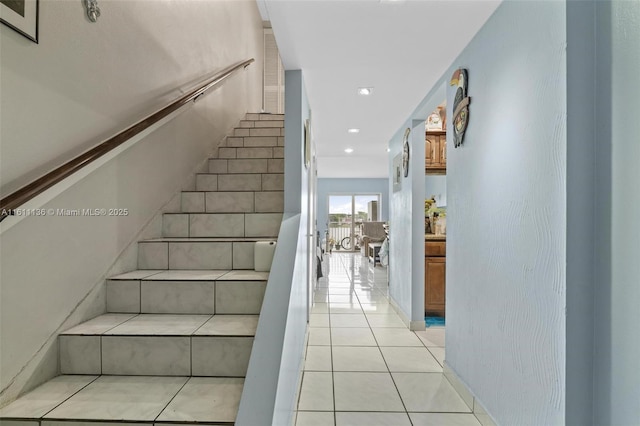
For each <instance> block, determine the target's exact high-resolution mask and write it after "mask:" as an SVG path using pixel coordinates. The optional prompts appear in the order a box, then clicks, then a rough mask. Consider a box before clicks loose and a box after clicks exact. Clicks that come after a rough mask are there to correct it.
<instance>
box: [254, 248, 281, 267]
mask: <svg viewBox="0 0 640 426" xmlns="http://www.w3.org/2000/svg"><path fill="white" fill-rule="evenodd" d="M275 251H276V242H275V241H257V242H256V247H255V250H254V265H255V266H254V269H255V270H256V272H269V271H271V262H272V261H273V254H274V253H275Z"/></svg>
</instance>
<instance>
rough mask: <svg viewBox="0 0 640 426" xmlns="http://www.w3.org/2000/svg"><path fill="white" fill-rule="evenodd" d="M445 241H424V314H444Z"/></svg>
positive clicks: (441, 315) (442, 315)
mask: <svg viewBox="0 0 640 426" xmlns="http://www.w3.org/2000/svg"><path fill="white" fill-rule="evenodd" d="M446 288H447V286H446V242H444V241H427V242H425V258H424V311H425V315H430V316H440V317H444V316H445V294H446Z"/></svg>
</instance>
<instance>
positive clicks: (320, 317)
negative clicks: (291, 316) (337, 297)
mask: <svg viewBox="0 0 640 426" xmlns="http://www.w3.org/2000/svg"><path fill="white" fill-rule="evenodd" d="M309 327H329V314H310V315H309Z"/></svg>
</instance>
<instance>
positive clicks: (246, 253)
mask: <svg viewBox="0 0 640 426" xmlns="http://www.w3.org/2000/svg"><path fill="white" fill-rule="evenodd" d="M283 127H284V116H283V115H272V114H247V116H246V119H245V120H243V121H241V122H240V125H239V127H238V128H236V129H235V130H234V133H233V135H232V136H229V137H227V139H226V144H225V145H226V146H223V147H220V148H218V158H215V159H210V160H209V164H208V167H209V170H208V173H202V174H198V175H197V176H196V185H195V191H186V192H183V193H182V194H181V211H180V212H179V213H166V214H164V215H163V226H162V233H163V237H162V238H158V239H153V240H146V241H140V242H139V243H138V270H135V271H131V272H128V273H125V274H121V275H117V276H114V277H111V278H109V279H108V280H107V282H106V291H107V313H106V314H104V315H100V316H98V317H96V318H94V319H92V320H90V321H87V322H85V323H82V324H80V325H78V326H76V327H73V328H71V329H69V330H67V331H65V332H63V333H62V334H61V335H60V336H59V337H58V346H59V361H60V373H61V374H62V375H60V376H58V377H56V378H54V379H53V380H50V381H49V382H47V383H45V384H43V385H42V386H40V387H38V388H36V389H35V390H33V391H32V392H30V393H28V394H26V395H24V396H22V397H21V398H19V399H18V400H16V401H14V402H13V403H11V404H9V405H8V406H6V407H5V408H3V409H2V410H0V420H3V423H4V422H7V421H8V420H17V421H25V420H29V421H52V422H65V421H69V422H76V424H78V423H77V422H102V423H109V422H143V423H149V424H151V423H155V424H171V423H182V424H184V423H188V422H192V423H209V424H211V423H214V424H233V422H234V421H235V418H236V414H237V409H238V404H239V402H240V396H241V393H242V387H243V383H244V376H245V374H246V371H247V366H248V363H249V357H250V355H251V348H252V346H253V340H254V336H255V331H256V327H257V324H258V314H259V313H260V308H261V306H262V299H263V297H264V292H265V288H266V284H267V279H268V276H269V273H268V272H256V271H254V247H255V243H256V241H261V240H275V239H276V238H277V236H278V231H279V228H280V223H281V221H282V212H283V210H284V174H283V173H284V128H283ZM44 424H45V423H43V425H44ZM52 424H53V423H52ZM120 424H121V425H122V423H120ZM25 425H26V423H25Z"/></svg>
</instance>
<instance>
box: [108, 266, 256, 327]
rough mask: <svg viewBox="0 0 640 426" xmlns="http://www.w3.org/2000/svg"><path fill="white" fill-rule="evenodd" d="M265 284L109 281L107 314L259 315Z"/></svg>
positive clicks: (253, 282) (252, 282)
mask: <svg viewBox="0 0 640 426" xmlns="http://www.w3.org/2000/svg"><path fill="white" fill-rule="evenodd" d="M252 261H253V259H252ZM266 285H267V283H266V281H239V282H236V281H151V280H107V312H108V313H130V314H140V313H142V314H207V315H213V314H259V313H260V308H261V307H262V299H263V297H264V289H265V288H266ZM216 299H217V300H218V303H219V304H218V305H216ZM225 304H226V306H225ZM216 306H218V309H216Z"/></svg>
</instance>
